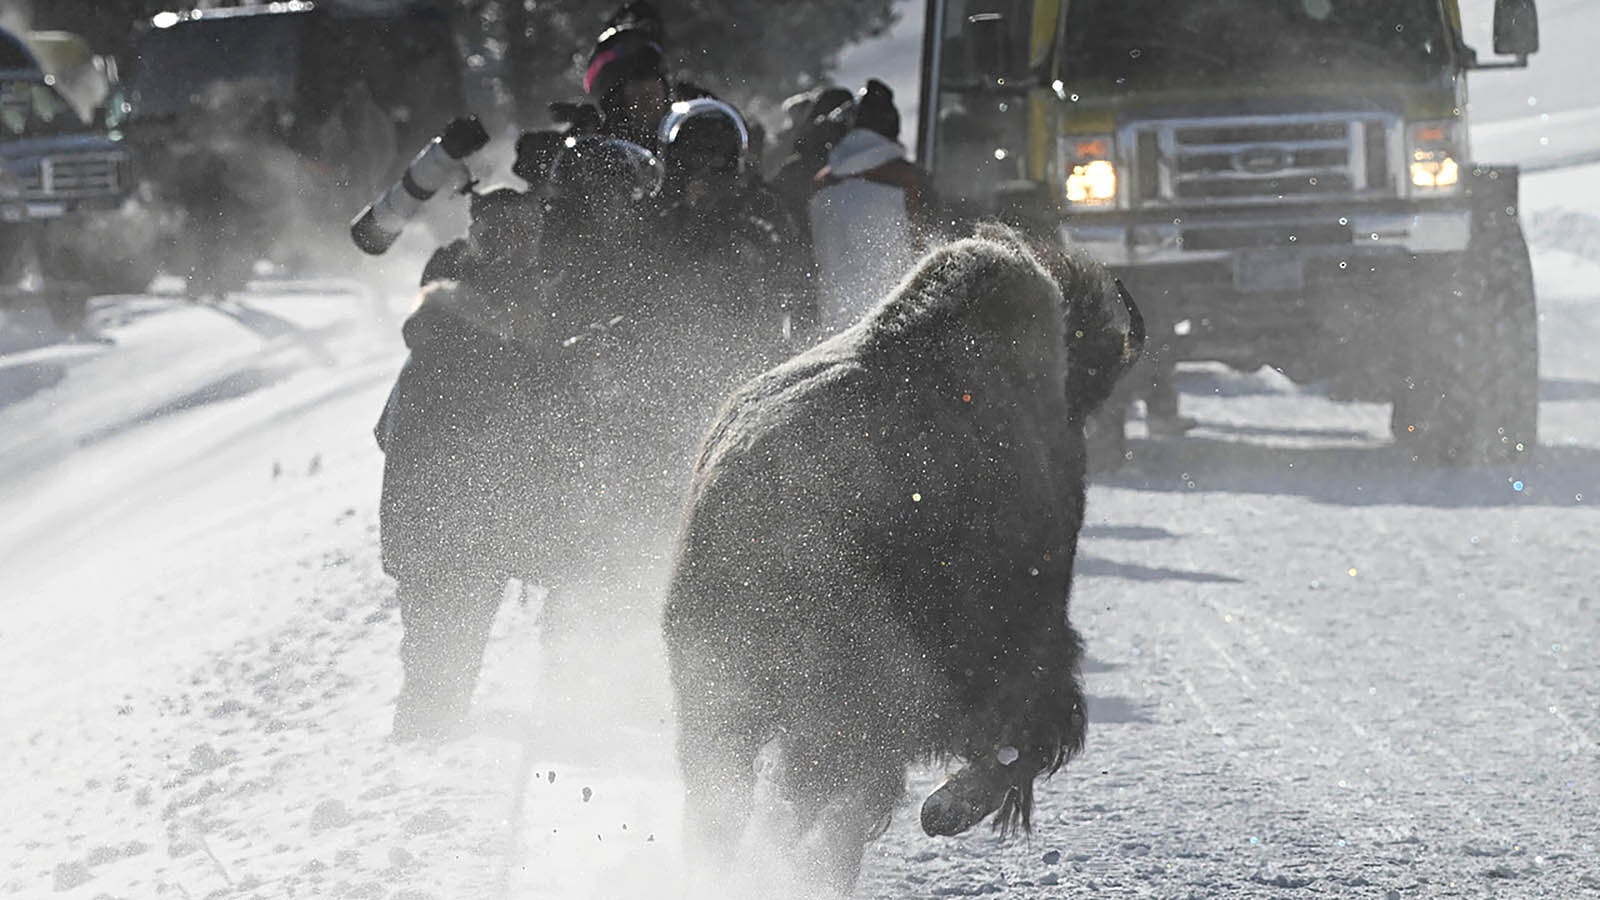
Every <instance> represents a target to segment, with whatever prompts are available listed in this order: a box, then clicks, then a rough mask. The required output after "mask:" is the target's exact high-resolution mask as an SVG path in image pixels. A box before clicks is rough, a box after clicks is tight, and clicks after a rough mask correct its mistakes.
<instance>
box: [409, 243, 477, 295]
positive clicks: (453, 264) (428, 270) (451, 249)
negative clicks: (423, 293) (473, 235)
mask: <svg viewBox="0 0 1600 900" xmlns="http://www.w3.org/2000/svg"><path fill="white" fill-rule="evenodd" d="M471 252H472V244H471V242H469V241H468V240H467V239H466V238H464V237H461V238H456V239H455V240H453V241H451V242H449V243H448V244H445V245H443V246H441V247H440V248H439V249H437V250H435V251H433V255H432V256H430V257H428V262H427V263H426V264H425V265H424V266H423V267H422V277H421V279H419V283H420V284H423V285H427V284H432V283H433V282H436V281H459V280H460V279H461V278H462V276H463V275H464V274H465V270H466V262H467V257H468V256H469V255H470V254H471Z"/></svg>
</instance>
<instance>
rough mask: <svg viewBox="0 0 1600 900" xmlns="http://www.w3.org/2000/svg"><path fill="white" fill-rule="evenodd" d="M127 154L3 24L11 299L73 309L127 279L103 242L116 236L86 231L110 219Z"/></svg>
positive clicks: (1, 284) (71, 313)
mask: <svg viewBox="0 0 1600 900" xmlns="http://www.w3.org/2000/svg"><path fill="white" fill-rule="evenodd" d="M132 162H133V158H132V154H131V153H130V152H129V150H128V148H126V147H124V146H122V145H121V144H119V143H117V142H116V141H113V140H111V139H110V138H109V137H108V136H107V135H106V133H105V132H104V131H103V130H100V129H97V128H95V127H94V126H91V125H89V124H88V123H86V122H84V120H83V119H82V118H81V117H80V116H79V115H78V113H77V111H76V110H75V109H74V108H73V106H72V104H71V103H69V102H68V101H67V99H66V98H65V97H63V96H62V95H61V93H60V92H59V91H57V90H56V88H55V86H54V85H53V84H52V83H51V82H50V80H49V79H48V78H46V76H45V72H44V70H43V69H42V68H41V66H40V65H39V61H38V60H37V59H36V58H35V57H34V55H33V53H32V52H30V51H29V49H28V47H27V45H26V44H25V43H24V42H23V41H22V39H21V38H19V37H18V36H16V35H14V34H12V33H11V32H9V31H5V30H3V29H0V292H3V293H4V294H5V296H6V297H7V298H8V299H9V300H11V301H13V302H14V301H16V300H17V299H18V298H19V297H27V296H44V297H45V298H46V299H51V298H55V299H58V300H60V301H61V303H60V304H57V305H56V306H55V307H53V308H55V309H56V310H57V311H58V312H61V311H64V312H65V313H66V314H67V317H68V318H75V317H76V316H77V315H78V314H79V313H81V311H82V306H83V301H84V300H86V299H87V298H88V296H89V295H90V294H92V293H101V292H106V291H114V290H118V289H121V288H126V287H128V284H127V279H126V278H124V277H123V275H124V274H125V271H126V270H125V269H124V268H123V266H122V264H123V263H124V262H125V261H124V260H121V259H119V258H117V254H116V253H115V252H114V251H113V250H111V249H110V248H112V247H114V246H116V245H117V242H116V241H104V240H91V239H88V238H87V236H88V235H91V234H94V233H95V232H97V231H103V230H104V228H105V227H107V226H106V223H107V222H110V221H113V220H114V219H115V215H114V214H115V213H116V212H117V211H118V210H120V208H121V207H122V205H123V202H124V200H125V199H126V198H127V197H128V195H129V193H130V191H131V190H132V187H133V172H132ZM147 281H148V279H147ZM142 286H143V285H137V286H136V287H142Z"/></svg>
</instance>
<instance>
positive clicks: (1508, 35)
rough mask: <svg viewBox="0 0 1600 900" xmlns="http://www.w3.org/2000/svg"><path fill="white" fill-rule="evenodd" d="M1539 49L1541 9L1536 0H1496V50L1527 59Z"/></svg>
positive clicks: (1502, 53) (1499, 52)
mask: <svg viewBox="0 0 1600 900" xmlns="http://www.w3.org/2000/svg"><path fill="white" fill-rule="evenodd" d="M1538 50H1539V11H1538V9H1537V8H1535V6H1534V0H1495V3H1494V52H1495V53H1496V54H1499V55H1502V56H1515V57H1517V58H1519V59H1526V58H1527V57H1528V56H1529V55H1530V54H1532V53H1535V52H1537V51H1538Z"/></svg>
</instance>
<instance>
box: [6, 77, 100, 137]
mask: <svg viewBox="0 0 1600 900" xmlns="http://www.w3.org/2000/svg"><path fill="white" fill-rule="evenodd" d="M84 127H85V126H84V123H83V120H82V119H80V118H79V117H78V113H77V111H76V110H74V109H73V108H72V104H70V103H68V102H67V99H66V98H65V97H63V96H61V94H59V93H57V92H56V89H55V88H53V87H51V86H50V85H48V84H45V83H44V82H43V81H5V82H0V138H4V139H7V140H12V139H16V138H27V137H46V136H50V135H57V134H72V133H75V132H79V131H82V130H84Z"/></svg>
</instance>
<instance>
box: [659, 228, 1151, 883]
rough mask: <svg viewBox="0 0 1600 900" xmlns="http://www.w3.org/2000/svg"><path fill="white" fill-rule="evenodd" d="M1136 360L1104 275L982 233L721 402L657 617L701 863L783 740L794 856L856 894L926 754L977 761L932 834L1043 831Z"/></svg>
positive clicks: (952, 792)
mask: <svg viewBox="0 0 1600 900" xmlns="http://www.w3.org/2000/svg"><path fill="white" fill-rule="evenodd" d="M1142 342H1143V325H1142V320H1141V319H1140V318H1139V315H1138V311H1137V308H1136V307H1135V306H1134V305H1133V304H1132V302H1131V300H1129V298H1127V295H1126V294H1125V293H1123V292H1122V291H1121V286H1120V285H1119V284H1118V283H1116V282H1115V281H1114V280H1113V279H1112V278H1111V277H1110V276H1109V275H1108V274H1107V272H1106V271H1105V270H1104V269H1103V268H1102V267H1100V266H1099V265H1097V264H1095V263H1093V262H1091V261H1089V260H1087V259H1085V258H1081V257H1078V256H1074V255H1071V254H1069V253H1065V252H1062V251H1060V250H1059V249H1046V248H1038V247H1030V246H1029V245H1027V244H1026V242H1024V241H1023V240H1022V239H1021V238H1020V237H1019V236H1018V235H1017V234H1016V233H1014V232H1011V231H1009V230H1005V229H1001V228H999V227H998V226H994V227H987V226H986V227H984V228H980V230H979V233H978V236H976V237H974V238H969V239H963V240H959V241H955V242H952V243H950V244H947V245H945V246H944V247H942V248H940V249H938V250H936V251H934V252H933V253H931V254H930V255H929V256H927V257H926V258H925V259H924V260H923V261H922V262H921V263H920V264H919V265H918V266H917V268H916V269H915V270H914V271H913V272H912V273H911V274H910V275H908V276H907V278H906V279H905V280H904V281H903V282H902V283H901V285H900V286H899V287H898V288H896V290H895V291H894V292H893V293H891V295H890V296H889V297H887V298H886V299H885V300H884V301H883V302H882V303H881V304H880V305H879V306H878V307H877V308H876V309H875V310H874V311H873V312H872V313H870V314H869V315H868V316H867V317H866V318H865V319H863V320H862V321H861V322H859V323H858V324H856V325H855V326H854V327H852V328H850V329H849V330H847V331H845V332H843V333H841V334H839V335H837V336H835V337H834V338H832V339H830V340H828V341H827V342H825V343H822V344H819V345H817V346H815V347H813V348H812V349H810V350H808V351H807V352H805V353H803V354H801V355H799V356H797V357H795V358H793V359H791V360H789V361H788V362H786V363H784V364H782V365H780V366H778V367H776V368H774V369H772V370H770V371H768V372H766V373H764V374H762V375H760V376H758V377H757V378H755V379H754V380H752V381H750V382H749V383H747V384H745V385H744V386H743V387H741V388H740V389H739V390H738V391H736V392H735V393H734V394H733V396H732V397H731V398H729V400H728V401H727V403H726V404H725V405H724V406H723V408H722V410H721V413H720V416H719V418H718V421H717V422H716V423H715V424H714V425H713V426H712V428H711V430H710V432H709V433H708V434H707V436H706V438H705V441H704V443H703V445H702V447H701V451H700V455H699V458H698V461H697V463H696V466H695V470H694V476H693V482H692V486H691V491H690V496H689V502H688V508H687V518H686V521H685V523H684V526H683V530H682V533H681V535H680V541H679V547H678V551H677V557H676V560H675V565H674V568H673V573H672V578H671V583H670V586H669V591H668V597H667V605H666V609H665V612H664V631H665V638H666V642H667V648H668V654H669V661H670V664H671V672H672V682H673V689H674V692H675V699H676V705H677V714H678V726H679V747H678V749H679V758H680V763H681V766H682V770H683V775H684V779H685V787H686V791H687V797H686V800H687V806H686V813H687V823H686V824H687V826H688V831H689V838H690V842H691V847H692V848H694V849H696V850H698V851H699V852H700V853H701V854H709V855H710V857H711V859H713V860H714V859H715V858H717V857H718V856H724V855H725V854H727V853H729V852H731V850H732V848H733V847H734V846H736V845H737V843H738V841H739V839H740V836H741V834H743V833H744V831H745V829H746V826H747V825H748V824H749V821H750V815H751V812H752V810H753V808H754V805H755V799H754V793H753V792H754V791H755V788H756V773H755V763H756V760H757V757H758V753H760V752H761V751H762V750H763V748H764V747H766V746H768V745H769V744H771V746H772V747H774V748H776V750H777V752H776V753H775V754H774V756H773V757H772V758H775V759H776V760H777V763H776V765H775V767H774V769H775V772H774V778H773V781H774V782H775V783H776V786H777V788H778V790H779V791H780V792H781V796H782V797H783V798H784V800H786V801H787V806H788V807H789V808H790V809H792V810H793V812H794V815H795V817H796V818H797V819H798V822H799V827H800V828H801V830H802V833H804V834H807V835H809V837H807V838H806V839H805V840H803V841H796V842H794V843H793V844H792V846H793V847H796V848H806V849H804V850H803V852H801V853H800V854H798V855H799V862H800V864H801V865H803V866H813V867H814V868H813V869H812V873H813V874H815V875H817V876H819V877H821V878H823V879H824V880H826V881H830V882H832V883H833V884H835V885H836V886H838V887H843V888H848V886H850V885H851V884H853V883H854V881H855V878H856V875H857V872H858V870H859V866H860V861H861V854H862V850H863V849H864V847H865V846H866V844H867V843H868V842H869V841H871V840H872V839H873V838H874V837H876V836H877V834H879V833H880V832H881V831H882V829H883V828H884V827H886V825H887V822H888V816H889V813H890V811H891V809H892V808H893V806H894V804H895V803H896V802H897V801H898V799H899V798H900V796H901V795H902V794H903V792H904V788H905V772H906V768H907V766H908V765H909V764H911V763H913V762H915V761H919V760H933V761H940V760H950V759H959V760H961V761H962V762H963V763H964V767H963V768H962V769H960V770H959V771H958V772H957V773H956V774H955V775H954V776H953V777H952V778H951V779H950V780H949V781H947V782H946V783H945V785H944V786H943V787H941V788H940V789H939V790H938V791H936V792H935V793H934V794H933V795H931V796H930V797H929V798H928V799H927V801H926V802H925V803H924V805H923V811H922V824H923V827H924V829H925V830H926V831H927V832H928V833H930V834H956V833H959V832H961V831H964V830H966V829H968V828H970V827H971V826H973V825H974V824H976V823H977V822H978V821H980V820H981V819H983V818H984V817H985V816H987V815H989V814H990V813H996V812H997V815H996V819H995V822H996V825H997V826H999V827H1000V828H1001V829H1002V830H1007V831H1009V830H1012V829H1017V828H1023V829H1026V828H1027V827H1028V826H1029V814H1030V810H1031V807H1032V802H1033V782H1034V779H1035V778H1036V777H1037V776H1038V775H1040V774H1042V773H1048V772H1053V771H1054V770H1055V769H1056V768H1057V767H1059V766H1060V765H1061V764H1062V763H1064V762H1065V761H1066V760H1067V759H1068V758H1070V757H1071V756H1072V755H1073V754H1074V753H1076V752H1077V751H1078V750H1079V749H1080V748H1081V746H1082V743H1083V737H1084V726H1085V708H1084V698H1083V691H1082V688H1081V686H1080V683H1079V660H1080V656H1081V652H1082V651H1081V642H1080V640H1079V637H1078V634H1077V632H1075V631H1074V630H1073V628H1072V626H1071V625H1070V624H1069V623H1068V621H1067V596H1068V592H1069V590H1070V587H1071V583H1072V567H1073V556H1074V553H1075V551H1076V545H1077V538H1078V530H1079V528H1080V526H1081V525H1082V522H1083V514H1084V482H1085V458H1084V457H1085V450H1084V435H1083V428H1082V423H1083V421H1084V418H1085V417H1086V416H1087V415H1088V414H1089V413H1090V412H1092V411H1093V410H1094V409H1095V408H1096V407H1097V406H1098V404H1099V403H1100V402H1102V401H1103V400H1104V399H1105V398H1106V397H1107V396H1108V395H1109V393H1110V391H1111V388H1112V387H1113V385H1114V383H1115V381H1116V379H1117V377H1118V376H1119V375H1120V374H1121V373H1122V372H1124V371H1125V370H1126V369H1127V367H1128V366H1129V365H1131V363H1132V362H1133V361H1134V359H1135V358H1137V356H1138V353H1139V348H1140V345H1141V344H1142ZM701 859H702V861H705V856H704V855H702V856H701Z"/></svg>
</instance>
